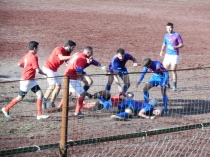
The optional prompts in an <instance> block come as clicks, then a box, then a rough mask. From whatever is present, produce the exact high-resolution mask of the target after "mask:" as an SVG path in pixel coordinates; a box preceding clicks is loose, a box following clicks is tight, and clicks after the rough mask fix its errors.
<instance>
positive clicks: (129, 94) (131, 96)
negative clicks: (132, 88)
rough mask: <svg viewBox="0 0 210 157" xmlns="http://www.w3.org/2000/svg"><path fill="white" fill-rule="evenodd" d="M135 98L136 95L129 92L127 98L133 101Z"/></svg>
mask: <svg viewBox="0 0 210 157" xmlns="http://www.w3.org/2000/svg"><path fill="white" fill-rule="evenodd" d="M133 97H134V94H133V93H132V92H127V94H126V98H127V99H130V100H132V99H133Z"/></svg>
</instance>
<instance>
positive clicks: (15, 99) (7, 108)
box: [2, 91, 27, 118]
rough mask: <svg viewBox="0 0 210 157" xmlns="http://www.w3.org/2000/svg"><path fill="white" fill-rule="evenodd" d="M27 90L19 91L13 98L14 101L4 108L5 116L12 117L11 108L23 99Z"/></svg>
mask: <svg viewBox="0 0 210 157" xmlns="http://www.w3.org/2000/svg"><path fill="white" fill-rule="evenodd" d="M26 93H27V92H23V91H19V95H18V96H17V97H16V98H14V99H12V101H11V102H10V103H9V104H8V105H7V106H6V107H3V108H2V112H3V113H4V115H5V117H7V118H11V116H10V114H9V110H10V109H11V108H12V107H13V106H15V105H16V104H17V103H18V102H19V101H21V100H23V98H24V96H25V95H26Z"/></svg>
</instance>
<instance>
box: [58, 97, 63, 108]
mask: <svg viewBox="0 0 210 157" xmlns="http://www.w3.org/2000/svg"><path fill="white" fill-rule="evenodd" d="M62 106H63V98H62V99H61V101H60V103H59V105H58V108H60V107H62Z"/></svg>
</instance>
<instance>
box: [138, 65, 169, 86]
mask: <svg viewBox="0 0 210 157" xmlns="http://www.w3.org/2000/svg"><path fill="white" fill-rule="evenodd" d="M147 71H150V72H153V76H152V80H151V81H149V83H150V82H152V81H153V80H157V81H159V82H161V83H159V84H158V85H160V86H161V85H162V84H163V83H165V84H166V85H167V84H168V81H169V75H168V71H166V69H165V68H164V66H163V64H162V63H161V62H159V61H152V65H151V67H150V68H147V67H146V66H144V68H143V71H142V73H141V74H140V77H139V80H138V84H140V83H141V81H142V80H143V79H144V76H145V74H146V72H147ZM152 84H153V83H152ZM153 85H156V83H155V84H153Z"/></svg>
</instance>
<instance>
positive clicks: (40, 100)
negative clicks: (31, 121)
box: [36, 99, 42, 116]
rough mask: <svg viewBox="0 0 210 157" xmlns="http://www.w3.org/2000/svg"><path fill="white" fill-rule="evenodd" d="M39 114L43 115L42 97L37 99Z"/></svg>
mask: <svg viewBox="0 0 210 157" xmlns="http://www.w3.org/2000/svg"><path fill="white" fill-rule="evenodd" d="M36 104H37V116H41V115H42V99H37V103H36Z"/></svg>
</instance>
